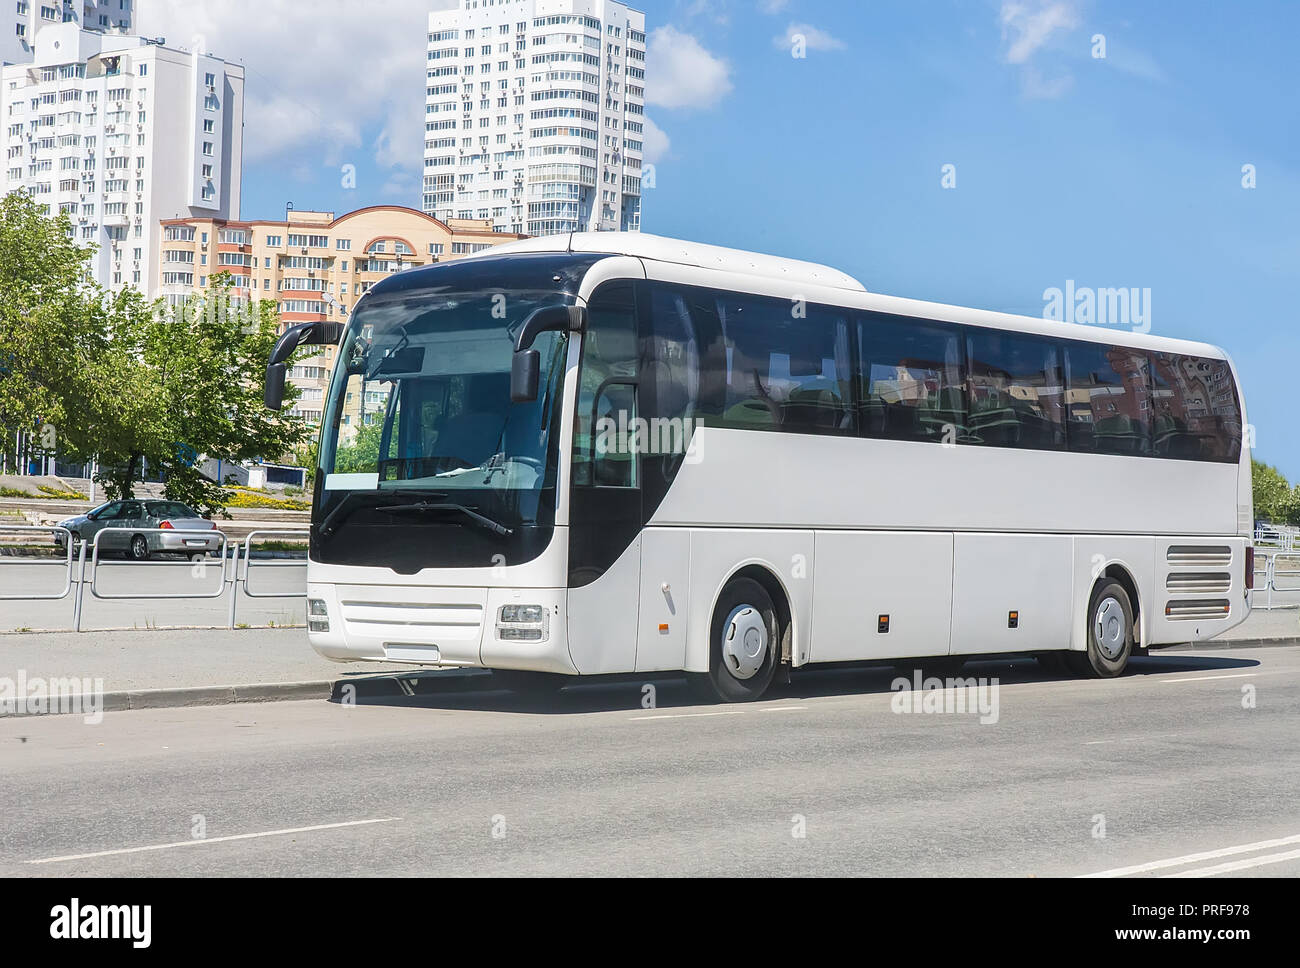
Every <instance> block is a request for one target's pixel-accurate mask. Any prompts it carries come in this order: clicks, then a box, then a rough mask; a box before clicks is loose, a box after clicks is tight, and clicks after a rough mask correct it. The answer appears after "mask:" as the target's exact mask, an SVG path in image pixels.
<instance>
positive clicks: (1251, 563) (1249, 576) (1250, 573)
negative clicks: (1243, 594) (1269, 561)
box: [1246, 547, 1255, 591]
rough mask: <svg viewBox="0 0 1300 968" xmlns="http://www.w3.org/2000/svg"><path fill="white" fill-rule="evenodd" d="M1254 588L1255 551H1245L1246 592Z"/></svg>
mask: <svg viewBox="0 0 1300 968" xmlns="http://www.w3.org/2000/svg"><path fill="white" fill-rule="evenodd" d="M1254 587H1255V549H1254V547H1250V548H1247V549H1246V591H1250V590H1251V589H1252V588H1254Z"/></svg>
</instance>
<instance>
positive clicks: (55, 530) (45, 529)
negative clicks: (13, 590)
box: [0, 524, 73, 602]
mask: <svg viewBox="0 0 1300 968" xmlns="http://www.w3.org/2000/svg"><path fill="white" fill-rule="evenodd" d="M0 531H2V532H4V533H5V534H9V533H10V532H11V531H22V532H27V533H30V532H33V531H35V532H38V533H40V534H54V535H58V534H62V535H63V545H64V551H65V552H66V554H65V556H64V558H63V559H62V560H60V559H58V558H55V559H53V560H41V559H37V560H35V561H33V560H32V559H30V558H22V559H19V560H18V562H17V563H18V564H23V565H42V566H44V567H47V568H48V567H50V566H51V565H62V566H63V569H64V579H63V590H62V591H60V592H59V593H58V594H57V595H51V594H48V593H47V594H37V595H30V594H29V595H0V601H5V602H18V601H38V602H50V601H58V600H59V599H61V598H67V597H68V592H70V591H72V585H73V582H72V532H70V531H69V530H68V529H67V528H60V527H57V526H55V525H44V524H6V525H0ZM0 563H2V564H3V565H4V566H5V567H13V565H14V563H13V562H10V561H6V560H5V557H3V556H0Z"/></svg>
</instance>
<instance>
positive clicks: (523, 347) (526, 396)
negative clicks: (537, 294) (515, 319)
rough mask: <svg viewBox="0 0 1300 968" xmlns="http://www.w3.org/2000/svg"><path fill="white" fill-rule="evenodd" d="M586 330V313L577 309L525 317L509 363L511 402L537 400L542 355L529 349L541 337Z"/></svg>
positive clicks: (553, 308) (546, 310)
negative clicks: (555, 333)
mask: <svg viewBox="0 0 1300 968" xmlns="http://www.w3.org/2000/svg"><path fill="white" fill-rule="evenodd" d="M586 327H587V311H586V310H585V309H583V308H582V307H580V306H545V307H543V308H541V309H534V310H533V311H532V312H531V313H529V314H528V318H527V319H525V320H524V322H523V325H522V326H520V327H519V332H518V333H517V334H516V336H515V355H514V358H513V359H511V361H510V402H511V403H529V402H531V401H533V400H536V399H537V383H538V374H539V373H540V372H541V354H540V353H539V352H538V351H537V350H535V349H533V348H532V346H533V342H534V341H535V340H536V339H537V337H538V336H540V335H541V334H542V333H550V332H561V333H563V332H569V333H580V332H582V331H583V330H584V329H586Z"/></svg>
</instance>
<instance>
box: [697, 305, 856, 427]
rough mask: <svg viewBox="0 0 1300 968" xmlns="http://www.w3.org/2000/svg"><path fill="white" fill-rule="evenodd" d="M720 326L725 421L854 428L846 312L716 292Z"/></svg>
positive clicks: (722, 422)
mask: <svg viewBox="0 0 1300 968" xmlns="http://www.w3.org/2000/svg"><path fill="white" fill-rule="evenodd" d="M716 312H717V317H718V322H719V325H720V326H721V329H722V336H723V347H724V354H723V357H722V358H721V360H719V363H720V365H722V366H723V367H724V374H725V375H724V379H723V381H722V383H723V400H722V412H721V419H720V421H719V424H720V425H721V426H724V427H738V428H749V429H755V430H783V431H787V432H789V433H805V434H848V433H852V432H853V421H852V414H851V409H852V407H851V396H850V391H851V387H852V382H851V381H852V361H851V360H850V358H849V329H848V322H847V320H846V319H845V317H844V316H843V315H841V314H839V313H836V312H834V311H831V310H827V309H823V308H821V307H819V306H808V305H806V304H803V303H792V302H791V301H790V300H782V299H764V298H761V297H757V296H737V295H733V294H731V293H718V294H716Z"/></svg>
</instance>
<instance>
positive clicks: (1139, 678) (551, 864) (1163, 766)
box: [0, 648, 1300, 877]
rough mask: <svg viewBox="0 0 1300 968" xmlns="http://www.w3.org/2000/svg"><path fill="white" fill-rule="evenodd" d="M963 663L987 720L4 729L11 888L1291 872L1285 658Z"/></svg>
mask: <svg viewBox="0 0 1300 968" xmlns="http://www.w3.org/2000/svg"><path fill="white" fill-rule="evenodd" d="M971 670H972V672H973V673H974V674H976V675H978V676H981V677H984V678H992V677H996V678H998V679H999V680H1000V684H999V687H998V692H997V694H996V695H997V697H998V699H997V716H996V722H989V723H986V724H982V723H981V722H980V718H981V717H980V716H979V715H978V714H970V713H960V712H929V713H925V712H912V713H907V712H901V711H896V710H895V709H893V708H891V707H892V706H893V705H894V704H895V702H897V699H896V696H897V695H901V694H896V693H893V692H891V691H890V682H891V679H892V678H893V673H892V672H890V671H887V670H882V669H876V670H863V669H855V670H848V671H820V672H810V673H805V674H803V675H802V676H800V677H797V678H796V680H795V682H794V683H793V684H792V685H791V686H789V687H785V688H783V689H781V690H780V691H779V692H778V693H777V694H776V695H775V696H774V697H773V698H772V699H771V700H770V701H766V702H763V703H759V704H754V705H749V706H739V707H737V706H725V707H724V706H695V705H690V702H691V700H690V699H689V698H688V693H687V691H686V690H685V687H684V684H682V683H681V682H680V681H673V680H663V681H658V682H656V683H654V685H655V686H656V700H657V702H656V708H643V706H642V695H643V693H642V685H641V684H639V683H624V684H621V685H609V684H593V685H582V686H577V687H573V688H570V689H566V690H565V691H564V692H563V693H561V694H560V695H559V696H558V697H553V698H551V699H549V700H545V701H542V700H536V699H533V700H528V699H523V698H519V697H516V696H515V695H513V694H507V693H503V692H493V691H488V690H486V689H484V690H482V691H470V690H466V689H465V688H464V684H463V683H462V685H461V688H459V689H452V688H446V689H441V688H440V689H438V690H435V691H433V692H432V693H431V694H429V695H418V694H417V695H416V696H414V697H412V698H407V697H404V696H402V697H397V698H394V699H390V700H385V701H369V702H367V701H364V700H363V701H361V702H359V703H358V704H356V705H347V704H343V703H339V702H287V703H276V704H270V705H265V706H227V707H207V708H195V709H168V710H146V711H136V712H124V713H110V714H107V715H106V716H105V717H104V719H103V722H102V723H100V724H99V725H87V724H86V723H84V722H83V721H82V719H81V717H79V716H72V715H64V716H48V717H35V718H23V719H4V720H0V775H3V776H4V777H5V783H4V784H3V786H2V787H0V816H3V817H4V824H3V828H2V829H3V834H2V835H0V873H2V874H4V875H11V876H13V875H18V876H31V875H36V876H41V875H59V876H68V875H80V874H93V875H102V876H116V875H158V874H181V875H197V874H210V875H305V874H316V875H325V876H347V875H363V874H379V875H411V874H461V875H483V874H513V875H535V874H624V875H660V874H664V875H666V874H679V875H697V876H698V875H716V874H828V875H829V874H864V875H958V876H960V875H977V874H987V875H1005V876H1016V877H1023V876H1028V875H1037V876H1048V875H1078V874H1089V873H1100V872H1108V871H1116V870H1118V871H1121V872H1124V871H1128V870H1129V869H1133V868H1136V869H1135V870H1133V871H1132V874H1133V875H1134V876H1142V875H1147V874H1152V875H1168V874H1190V875H1200V876H1212V875H1215V874H1231V875H1237V876H1282V875H1286V876H1296V875H1297V874H1300V730H1297V729H1296V724H1297V719H1298V717H1300V649H1297V648H1263V649H1254V650H1250V649H1234V650H1232V651H1230V652H1223V653H1218V654H1213V653H1198V654H1190V653H1179V654H1176V655H1165V656H1161V657H1152V658H1148V659H1138V660H1135V661H1134V663H1133V672H1132V674H1130V675H1127V676H1125V677H1124V678H1122V679H1118V680H1110V681H1077V680H1068V679H1057V678H1053V677H1049V676H1046V675H1044V674H1043V673H1041V672H1040V671H1039V670H1038V668H1037V666H1036V665H1035V664H1034V663H1033V662H1032V661H1028V660H1019V661H1016V662H998V663H993V662H989V663H979V664H976V665H974V666H972V667H971ZM482 681H483V685H484V686H487V685H488V683H487V681H486V680H482ZM939 695H943V693H939ZM951 695H953V696H955V695H956V693H952V694H951ZM991 695H992V694H989V696H988V698H991ZM913 697H914V698H915V696H914V694H913ZM988 708H989V707H986V710H987V709H988ZM984 718H989V719H991V718H992V717H991V716H985V717H984ZM200 826H201V827H202V831H201V832H202V834H203V836H202V837H201V838H196V837H195V836H194V832H195V831H196V830H199V828H200ZM1103 827H1104V829H1103Z"/></svg>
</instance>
